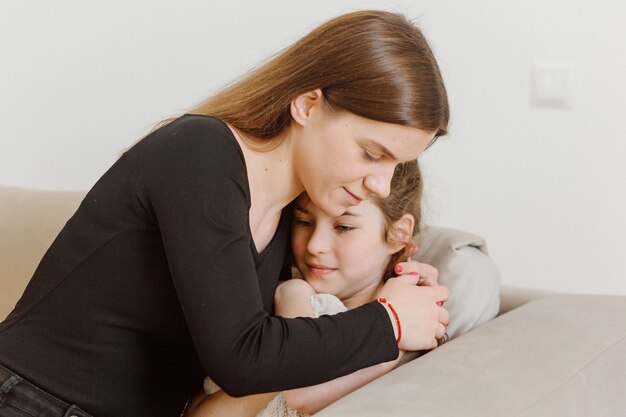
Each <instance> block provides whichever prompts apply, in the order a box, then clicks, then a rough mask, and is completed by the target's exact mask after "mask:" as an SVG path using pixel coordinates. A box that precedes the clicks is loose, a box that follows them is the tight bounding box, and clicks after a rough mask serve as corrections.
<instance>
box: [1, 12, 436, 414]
mask: <svg viewBox="0 0 626 417" xmlns="http://www.w3.org/2000/svg"><path fill="white" fill-rule="evenodd" d="M190 113H193V114H186V115H184V116H182V117H179V118H177V119H175V120H172V121H170V122H169V123H166V124H164V125H163V126H161V127H160V128H159V129H157V130H155V131H154V132H152V133H151V134H149V135H148V136H147V137H145V138H144V139H142V140H141V141H140V142H138V143H137V144H136V145H135V146H133V147H132V148H131V149H130V150H128V151H127V152H125V153H124V155H123V156H122V157H121V158H120V159H119V160H118V161H117V162H116V163H115V164H114V165H113V166H112V167H111V168H110V169H109V171H107V173H105V175H104V176H103V177H102V178H101V179H100V180H99V181H98V182H97V183H96V185H94V187H93V188H92V189H91V190H90V192H89V193H88V194H87V196H86V197H85V200H84V201H83V202H82V203H81V206H80V207H79V209H78V211H77V212H76V213H75V215H74V216H73V217H72V218H71V219H70V220H69V221H68V223H67V224H66V226H65V227H64V229H63V230H62V231H61V233H60V234H59V236H58V237H57V239H56V240H55V241H54V243H53V244H52V246H51V247H50V249H49V250H48V252H47V253H46V254H45V255H44V258H43V259H42V261H41V263H40V265H39V267H38V268H37V270H36V272H35V274H34V276H33V278H32V279H31V282H30V283H29V285H28V287H27V288H26V291H25V293H24V295H23V296H22V298H21V299H20V301H19V302H18V304H17V306H16V308H15V310H14V311H13V312H12V313H11V314H10V315H9V317H8V318H7V319H6V320H5V321H4V322H3V323H2V324H1V325H0V365H2V368H0V375H2V381H1V382H0V384H7V385H5V388H6V387H10V390H9V391H8V393H7V395H8V396H10V397H11V396H15V397H18V396H20V397H22V396H23V395H26V394H25V393H27V395H28V396H36V397H37V399H36V400H32V401H30V400H24V401H23V403H20V405H19V407H20V408H22V409H24V408H28V407H43V408H45V409H46V410H57V409H60V411H58V410H57V411H58V412H57V411H55V412H56V414H58V415H64V414H65V412H67V409H68V408H71V409H72V410H73V411H74V412H75V414H76V415H88V413H89V414H93V415H97V416H125V415H133V416H137V415H140V416H143V415H145V416H151V417H155V416H171V415H175V414H178V413H180V411H181V410H182V409H183V407H184V405H185V403H186V401H187V399H188V398H189V396H190V395H191V394H192V392H193V390H194V389H195V388H196V387H197V386H199V385H200V384H201V382H202V380H203V378H204V376H205V375H210V376H211V378H213V379H214V380H215V381H216V382H217V383H218V384H219V385H220V386H221V387H222V388H223V389H224V390H225V391H226V392H228V393H229V394H232V395H234V396H242V395H248V394H254V393H259V392H271V391H281V390H286V389H291V388H297V387H301V386H309V385H315V384H318V383H321V382H324V381H327V380H329V379H334V378H337V377H340V376H342V375H346V374H348V373H351V372H354V371H356V370H357V369H361V368H364V367H368V366H371V365H374V364H377V363H381V362H386V361H390V360H393V359H396V358H397V357H398V352H399V350H398V349H403V350H418V349H425V348H432V347H434V346H435V345H436V338H437V337H441V336H442V335H443V334H444V332H445V328H444V326H443V324H442V323H445V322H446V320H447V312H446V310H445V309H443V308H442V307H441V306H438V305H437V302H439V301H442V300H445V299H446V298H447V295H448V294H447V290H445V289H444V288H441V287H435V288H422V287H417V286H415V284H416V282H417V279H416V278H415V277H414V276H411V275H408V274H405V275H403V276H401V277H400V278H398V279H393V280H389V281H388V282H387V283H386V284H385V286H384V287H383V289H382V290H381V292H380V295H381V296H383V297H385V298H386V299H387V300H389V301H390V302H391V303H392V304H393V305H394V306H395V308H396V310H397V314H398V316H399V318H400V320H401V321H402V326H403V327H402V331H403V334H402V339H401V341H400V342H399V343H396V340H397V337H398V335H397V334H396V332H397V331H398V329H397V327H396V326H395V325H394V323H396V319H395V315H394V314H393V313H392V311H391V310H390V309H389V307H388V306H387V305H384V304H381V303H377V302H372V303H368V304H366V305H364V306H361V307H359V308H356V309H353V310H351V311H349V312H347V313H346V314H345V315H341V317H335V318H333V320H332V321H320V320H316V321H315V322H314V324H312V323H311V322H310V321H309V320H303V319H284V318H280V317H273V316H272V315H271V314H272V313H273V300H274V297H273V296H274V290H275V288H276V285H277V281H278V277H279V275H280V269H281V266H282V264H283V260H284V255H285V252H286V250H287V246H288V245H287V240H288V234H289V225H290V223H291V220H290V215H289V213H290V210H289V209H288V210H283V209H284V208H285V207H286V206H287V205H288V204H289V203H290V202H291V201H292V200H293V199H294V198H295V197H296V196H297V195H299V194H300V193H301V192H303V191H306V192H307V193H308V195H309V196H310V198H311V200H312V201H313V202H314V203H315V205H316V206H318V207H320V209H322V210H323V211H324V212H326V213H328V214H329V215H333V216H337V215H339V214H341V213H342V212H344V211H345V210H347V209H348V208H349V207H353V206H356V205H358V204H359V203H360V202H361V201H363V200H367V199H369V198H370V197H372V196H379V197H385V196H386V195H387V194H388V193H389V184H390V181H391V177H392V173H393V171H394V168H395V166H396V164H398V163H400V162H405V161H409V160H413V159H415V158H417V157H418V156H419V155H420V154H421V153H422V152H423V151H424V149H425V148H426V147H427V146H428V145H429V144H430V143H432V141H433V140H434V138H436V137H437V136H438V135H441V134H444V133H445V131H446V126H447V122H448V105H447V98H446V92H445V88H444V85H443V82H442V79H441V75H440V72H439V69H438V67H437V63H436V61H435V59H434V57H433V55H432V52H431V51H430V49H429V47H428V44H427V43H426V41H425V39H424V38H423V36H422V35H421V33H420V32H419V30H418V29H416V28H415V27H414V26H413V25H412V24H411V23H410V22H408V21H407V20H406V19H405V18H403V17H402V16H400V15H396V14H392V13H386V12H377V11H364V12H356V13H351V14H348V15H345V16H340V17H338V18H336V19H333V20H331V21H329V22H327V23H326V24H324V25H322V26H320V27H319V28H317V29H315V30H314V31H313V32H311V33H310V34H309V35H307V36H305V37H304V38H302V39H301V40H300V41H298V42H296V43H295V44H294V45H292V46H291V47H289V48H288V49H287V50H285V51H283V52H282V53H281V54H279V55H278V56H277V57H275V58H274V59H272V60H271V61H269V62H268V63H266V64H265V65H263V66H261V67H260V68H259V69H258V70H256V71H254V72H253V73H251V74H249V75H248V76H246V77H245V78H243V79H242V80H240V81H238V82H236V83H234V84H233V85H231V86H229V87H228V88H226V89H225V90H224V91H222V92H220V93H219V94H217V95H216V96H215V97H213V98H211V99H209V100H208V101H207V102H206V103H205V104H203V105H202V106H200V107H198V108H197V109H195V110H194V111H192V112H190ZM404 272H410V271H404ZM320 335H322V336H323V337H320ZM330 340H333V342H332V343H330V342H329V341H330ZM337 341H340V343H337ZM320 352H323V353H322V354H321V355H320ZM313 358H315V359H319V360H315V361H313V360H310V359H313ZM317 363H323V364H324V366H323V367H319V366H318V365H317ZM165 380H167V381H170V383H169V384H163V381H165ZM16 381H19V383H15V382H16ZM42 392H44V393H43V394H42ZM2 407H13V408H12V410H13V411H14V412H17V411H15V410H14V408H15V404H14V403H13V402H9V401H4V404H2ZM0 410H2V409H0ZM37 412H39V411H36V412H34V414H37ZM48 412H50V413H52V411H48ZM31 414H33V412H31ZM56 414H51V415H56ZM18 415H19V414H18Z"/></svg>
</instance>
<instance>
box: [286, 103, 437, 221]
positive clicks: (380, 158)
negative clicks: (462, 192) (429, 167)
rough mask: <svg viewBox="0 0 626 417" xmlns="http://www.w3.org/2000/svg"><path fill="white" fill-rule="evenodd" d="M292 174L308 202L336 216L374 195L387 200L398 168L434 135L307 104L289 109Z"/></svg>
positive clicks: (418, 152) (413, 156) (410, 158)
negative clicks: (300, 110) (303, 110)
mask: <svg viewBox="0 0 626 417" xmlns="http://www.w3.org/2000/svg"><path fill="white" fill-rule="evenodd" d="M296 105H297V101H296V102H295V104H292V115H293V116H294V120H295V121H296V123H295V128H294V129H293V130H294V133H295V135H294V141H293V144H294V145H293V146H294V147H295V148H296V149H295V153H294V155H295V159H294V169H295V175H296V177H297V178H298V180H299V181H300V183H301V184H302V186H303V187H304V190H305V191H306V192H307V194H308V195H309V196H310V198H311V201H312V202H313V203H314V204H315V205H316V206H317V207H319V208H320V209H321V210H323V211H325V212H326V213H328V215H330V216H333V217H336V216H339V215H341V214H342V213H343V212H345V211H346V210H348V209H351V208H354V207H356V206H357V205H358V204H359V203H360V202H361V201H364V200H368V199H369V198H371V197H373V196H378V197H380V198H384V197H386V196H387V195H389V190H390V186H391V178H392V176H393V172H394V169H395V167H396V165H397V164H398V163H400V162H406V161H409V160H412V159H416V158H417V157H418V156H419V155H420V154H421V153H422V152H423V151H424V149H425V148H426V146H427V145H428V143H429V142H430V141H431V140H432V139H433V137H434V133H429V132H426V131H423V130H420V129H417V128H413V127H407V126H402V125H396V124H391V123H383V122H379V121H374V120H371V119H366V118H364V117H361V116H357V115H355V114H353V113H350V112H346V111H333V112H330V111H328V110H324V109H323V108H321V107H320V106H319V105H315V104H312V105H311V104H310V103H309V110H308V112H306V113H298V111H296V110H293V109H294V108H295V106H296Z"/></svg>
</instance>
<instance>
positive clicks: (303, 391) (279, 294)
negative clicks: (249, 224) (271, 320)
mask: <svg viewBox="0 0 626 417" xmlns="http://www.w3.org/2000/svg"><path fill="white" fill-rule="evenodd" d="M315 294H316V292H315V290H314V289H313V288H312V287H311V286H310V285H309V284H308V283H307V282H306V281H304V280H301V279H292V280H289V281H285V282H284V283H282V284H281V285H279V287H278V288H277V289H276V294H275V297H274V303H275V308H276V315H277V316H282V317H285V318H293V317H314V312H313V307H312V306H311V301H310V298H311V296H312V295H315ZM403 353H404V352H403V351H400V355H399V356H398V358H397V359H396V360H393V361H389V362H383V363H380V364H378V365H374V366H370V367H368V368H363V369H360V370H358V371H356V372H353V373H352V374H349V375H346V376H343V377H340V378H337V379H334V380H332V381H328V382H325V383H322V384H318V385H313V386H310V387H304V388H297V389H293V390H288V391H284V392H283V395H284V396H285V400H286V401H287V403H288V404H289V406H290V407H291V408H293V409H294V410H298V411H301V412H304V413H308V414H313V413H315V412H317V411H319V410H321V409H322V408H324V407H326V406H327V405H329V404H331V403H333V402H335V401H337V400H338V399H339V398H341V397H343V396H345V395H347V394H349V393H351V392H352V391H354V390H356V389H357V388H360V387H362V386H363V385H365V384H367V383H368V382H370V381H372V380H374V379H376V378H378V377H379V376H381V375H384V374H386V373H387V372H389V371H390V370H392V369H393V368H394V367H395V366H396V364H397V363H398V362H399V360H400V359H401V358H402V356H403Z"/></svg>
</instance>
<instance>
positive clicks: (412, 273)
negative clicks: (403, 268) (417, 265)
mask: <svg viewBox="0 0 626 417" xmlns="http://www.w3.org/2000/svg"><path fill="white" fill-rule="evenodd" d="M409 275H419V273H418V272H409Z"/></svg>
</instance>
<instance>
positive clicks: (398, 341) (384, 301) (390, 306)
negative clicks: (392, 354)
mask: <svg viewBox="0 0 626 417" xmlns="http://www.w3.org/2000/svg"><path fill="white" fill-rule="evenodd" d="M376 301H378V302H379V303H383V304H387V305H388V306H389V309H390V310H391V312H392V313H393V317H395V319H396V323H397V324H398V338H397V339H396V343H397V344H400V339H402V326H401V325H400V316H398V312H397V311H396V309H395V308H393V306H392V305H391V303H388V302H387V299H386V298H384V297H380V298H378V299H376Z"/></svg>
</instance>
